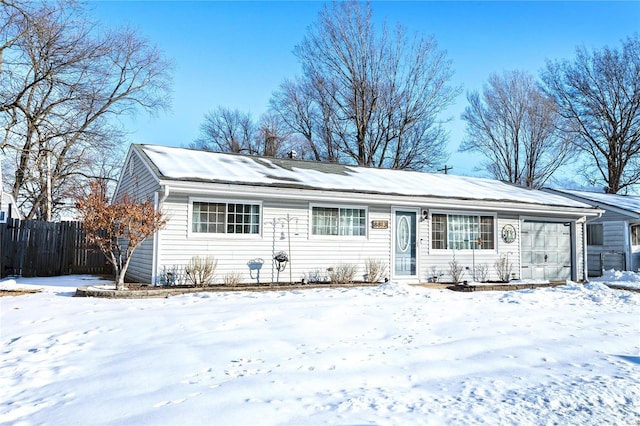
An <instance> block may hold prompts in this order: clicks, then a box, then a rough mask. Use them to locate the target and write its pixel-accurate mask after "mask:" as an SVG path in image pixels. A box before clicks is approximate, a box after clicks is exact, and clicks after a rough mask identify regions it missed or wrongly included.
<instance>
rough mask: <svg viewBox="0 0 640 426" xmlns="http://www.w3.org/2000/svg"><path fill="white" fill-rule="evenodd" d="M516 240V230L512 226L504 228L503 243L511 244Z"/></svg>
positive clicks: (508, 225)
mask: <svg viewBox="0 0 640 426" xmlns="http://www.w3.org/2000/svg"><path fill="white" fill-rule="evenodd" d="M515 240H516V228H514V227H513V225H511V224H507V225H505V226H503V227H502V241H504V242H505V243H507V244H511V243H512V242H514V241H515Z"/></svg>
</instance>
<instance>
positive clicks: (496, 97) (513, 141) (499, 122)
mask: <svg viewBox="0 0 640 426" xmlns="http://www.w3.org/2000/svg"><path fill="white" fill-rule="evenodd" d="M467 100H468V102H469V105H468V106H467V107H466V108H465V111H464V112H463V113H462V119H463V120H465V121H466V123H467V129H466V138H465V140H464V141H463V142H462V144H461V145H460V151H472V152H477V153H480V154H481V155H484V156H485V157H486V158H487V162H486V167H487V170H488V171H489V172H490V173H491V174H492V175H493V177H494V178H496V179H501V180H504V181H508V182H512V183H517V184H520V185H524V186H526V187H528V188H539V187H542V186H543V185H544V184H545V182H546V181H547V180H548V179H549V178H550V177H551V175H552V174H553V173H554V172H555V171H556V170H557V169H558V168H559V167H560V166H561V165H562V164H563V163H564V161H565V159H566V158H567V154H568V152H569V146H570V145H569V140H568V138H567V135H565V134H564V133H563V132H561V131H559V130H558V123H559V120H560V119H561V117H560V115H559V114H558V112H557V110H556V104H555V102H554V101H553V99H552V98H551V97H549V96H546V95H544V93H542V91H541V90H540V89H539V88H538V87H537V86H536V82H535V80H534V78H533V77H532V76H531V75H529V74H526V73H523V72H519V71H510V72H505V73H503V74H502V75H498V74H492V75H491V76H490V77H489V82H488V84H487V85H485V87H484V89H483V92H482V94H479V93H478V92H471V93H469V94H467Z"/></svg>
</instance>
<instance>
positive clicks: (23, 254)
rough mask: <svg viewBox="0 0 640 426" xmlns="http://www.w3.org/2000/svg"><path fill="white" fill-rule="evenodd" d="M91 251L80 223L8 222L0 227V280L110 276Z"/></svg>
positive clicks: (108, 268) (102, 261) (100, 258)
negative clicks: (18, 276) (75, 275)
mask: <svg viewBox="0 0 640 426" xmlns="http://www.w3.org/2000/svg"><path fill="white" fill-rule="evenodd" d="M93 248H94V247H91V246H90V245H89V244H88V243H87V237H86V233H85V231H84V229H83V227H82V223H81V222H44V221H36V220H23V221H21V220H18V219H9V220H8V221H7V223H1V224H0V276H1V277H6V276H9V275H20V276H23V277H50V276H56V275H68V274H103V273H111V272H112V268H111V265H109V264H108V263H107V261H106V259H105V257H104V255H103V254H102V252H100V251H96V250H93Z"/></svg>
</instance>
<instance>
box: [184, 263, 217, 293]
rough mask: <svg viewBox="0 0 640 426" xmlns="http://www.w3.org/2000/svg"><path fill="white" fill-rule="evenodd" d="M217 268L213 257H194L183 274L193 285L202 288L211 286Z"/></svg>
mask: <svg viewBox="0 0 640 426" xmlns="http://www.w3.org/2000/svg"><path fill="white" fill-rule="evenodd" d="M217 267H218V261H217V260H216V259H215V258H214V257H213V256H207V257H204V258H201V257H199V256H194V257H192V258H191V260H190V261H189V264H188V265H187V267H186V268H185V273H186V274H187V278H188V279H189V281H190V282H191V283H192V284H193V285H195V286H202V287H204V286H206V285H209V284H213V280H214V277H215V275H214V274H215V272H216V268H217Z"/></svg>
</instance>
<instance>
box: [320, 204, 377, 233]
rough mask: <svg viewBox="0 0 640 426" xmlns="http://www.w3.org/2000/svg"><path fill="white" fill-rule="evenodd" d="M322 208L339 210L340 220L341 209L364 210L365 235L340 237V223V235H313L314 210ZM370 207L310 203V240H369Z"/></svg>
mask: <svg viewBox="0 0 640 426" xmlns="http://www.w3.org/2000/svg"><path fill="white" fill-rule="evenodd" d="M314 207H320V208H325V209H338V218H340V209H354V210H364V235H340V222H338V235H317V234H314V233H313V208H314ZM368 224H369V207H367V206H362V205H356V204H327V203H309V230H308V232H309V239H319V240H332V239H333V240H340V241H345V240H362V239H369V225H368Z"/></svg>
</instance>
